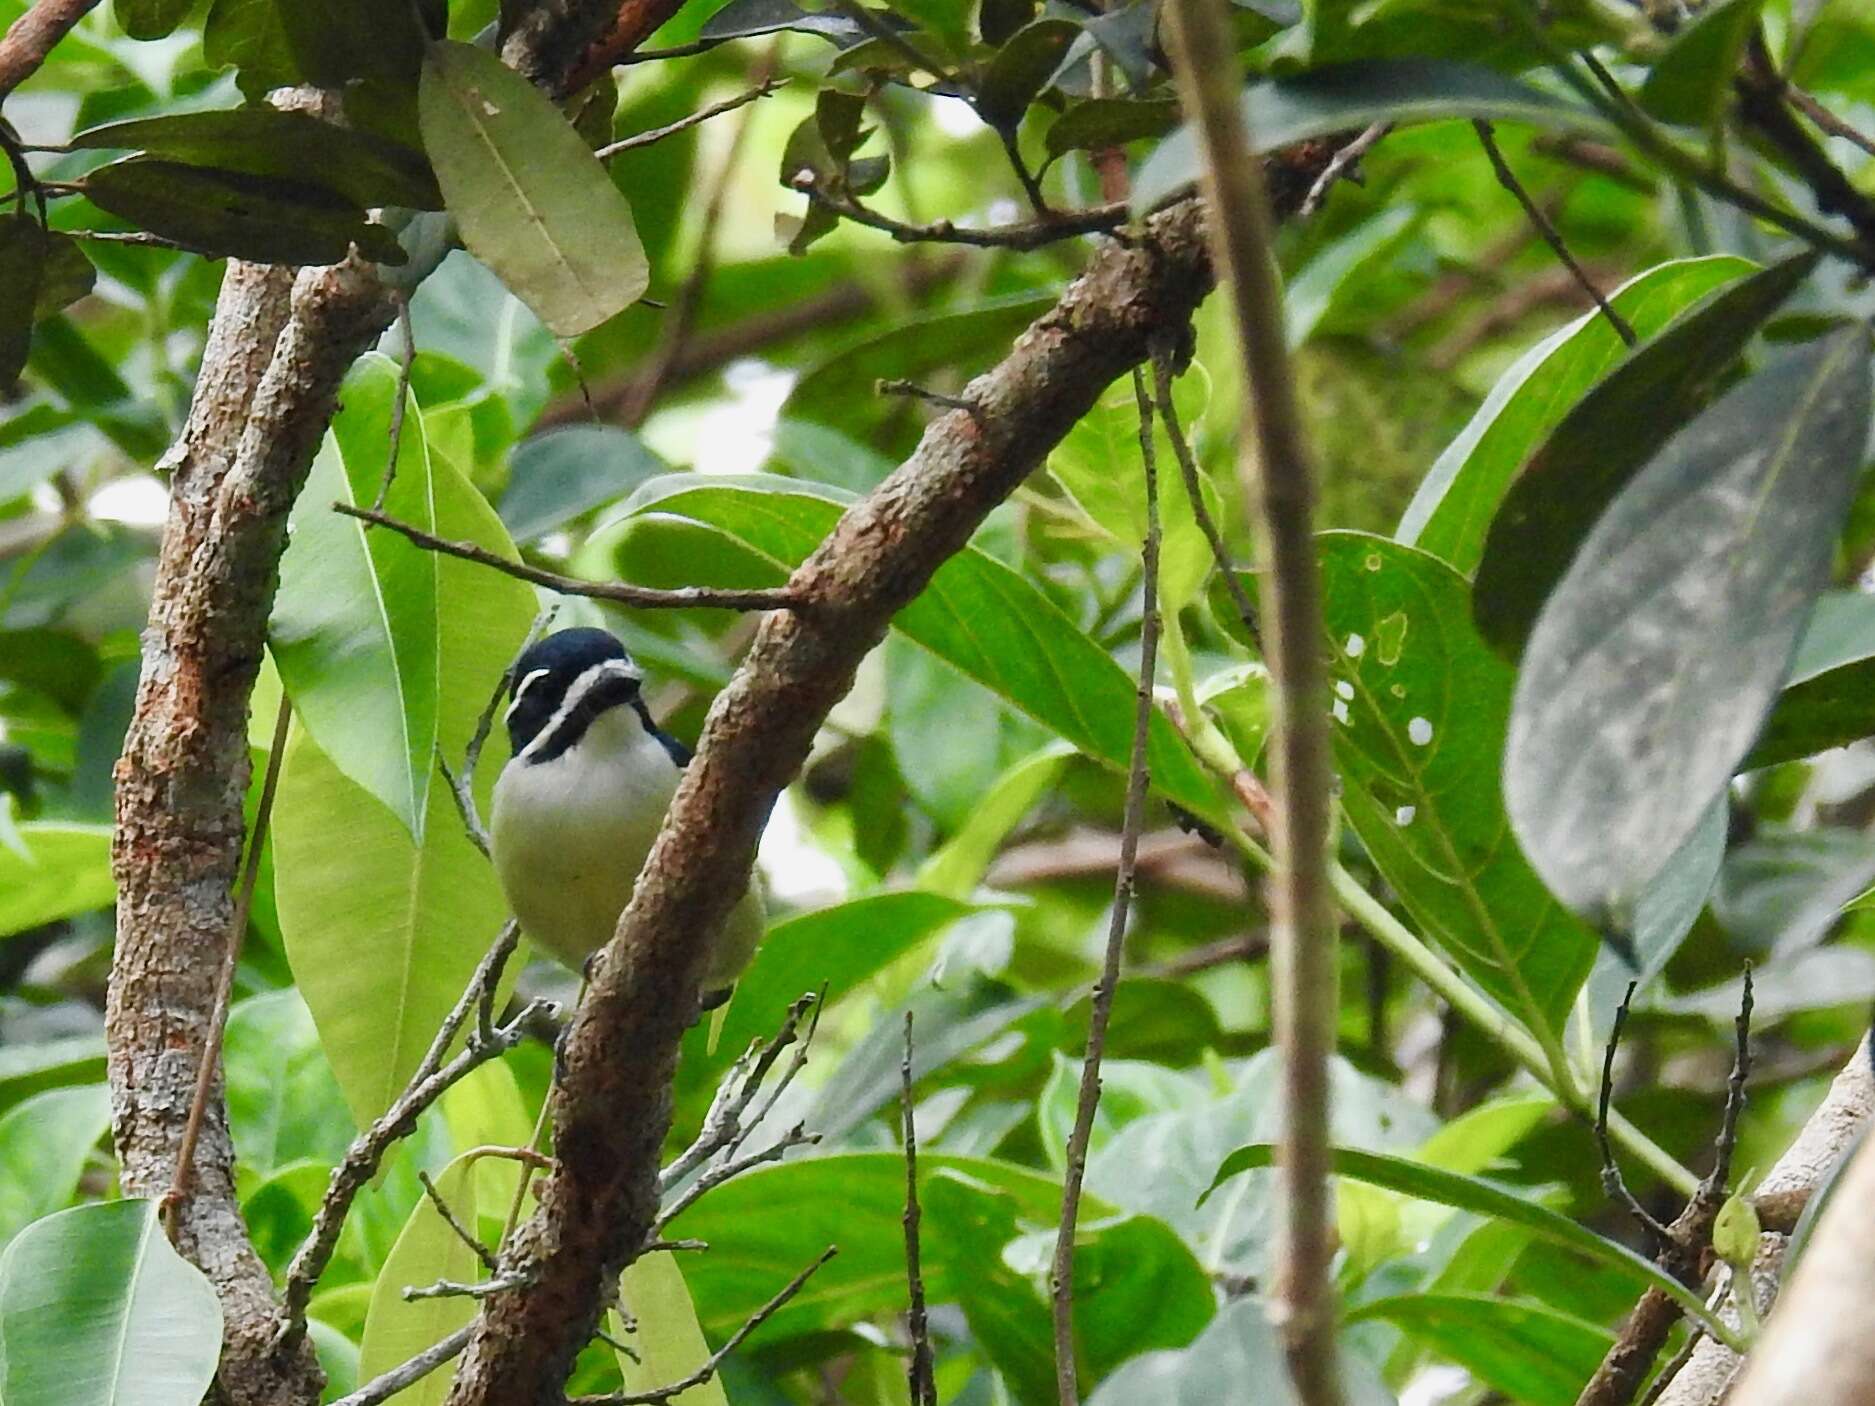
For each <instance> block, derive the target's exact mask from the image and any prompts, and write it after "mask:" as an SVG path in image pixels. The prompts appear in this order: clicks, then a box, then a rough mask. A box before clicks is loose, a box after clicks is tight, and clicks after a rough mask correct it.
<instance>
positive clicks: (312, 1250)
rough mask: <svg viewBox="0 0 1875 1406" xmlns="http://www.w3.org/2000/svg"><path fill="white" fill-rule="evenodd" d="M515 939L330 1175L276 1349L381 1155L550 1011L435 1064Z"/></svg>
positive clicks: (499, 947) (512, 931) (287, 1295)
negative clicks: (402, 1088) (404, 1085)
mask: <svg viewBox="0 0 1875 1406" xmlns="http://www.w3.org/2000/svg"><path fill="white" fill-rule="evenodd" d="M517 932H518V929H517V928H516V926H515V925H514V924H513V923H512V922H510V923H509V924H508V925H507V927H506V928H504V929H503V931H502V936H501V938H500V939H498V940H497V942H496V944H495V946H494V947H493V948H491V949H490V951H489V954H488V955H487V956H486V957H484V958H483V959H482V963H481V965H480V966H478V967H477V968H476V971H475V975H474V977H472V978H471V979H470V982H469V986H468V989H467V990H465V991H464V992H463V994H462V996H461V998H460V999H459V1000H458V1001H457V1002H456V1005H455V1007H454V1009H452V1010H451V1011H450V1013H449V1016H448V1017H447V1018H446V1019H445V1020H444V1022H443V1026H442V1029H441V1030H440V1031H439V1032H438V1034H437V1038H436V1040H435V1041H434V1042H432V1044H431V1046H430V1050H429V1052H428V1054H426V1055H425V1057H424V1060H423V1063H422V1064H421V1065H420V1066H419V1067H418V1069H417V1072H416V1074H415V1075H414V1076H412V1078H411V1081H410V1083H409V1084H408V1085H407V1086H406V1087H405V1089H404V1091H403V1093H401V1094H400V1095H398V1098H397V1101H396V1102H395V1103H393V1104H392V1105H391V1106H390V1107H389V1108H388V1109H386V1110H385V1112H384V1113H383V1115H382V1116H380V1117H379V1118H378V1120H377V1121H376V1122H375V1123H373V1124H372V1125H371V1126H370V1127H369V1128H367V1129H366V1130H365V1131H364V1132H362V1133H360V1134H359V1135H358V1136H357V1137H356V1138H355V1139H354V1140H353V1141H352V1145H351V1147H350V1148H349V1149H348V1150H347V1152H346V1154H345V1157H344V1159H343V1160H342V1161H341V1162H340V1163H339V1164H338V1166H336V1167H335V1168H333V1169H332V1180H331V1182H330V1183H329V1185H328V1186H327V1188H326V1194H325V1199H324V1200H323V1201H321V1203H320V1205H319V1210H318V1212H317V1214H315V1215H314V1217H313V1225H312V1230H311V1231H310V1232H309V1233H308V1234H307V1237H306V1241H305V1243H304V1244H302V1245H301V1246H300V1248H299V1251H298V1252H297V1253H296V1254H295V1255H294V1256H293V1262H292V1263H291V1264H290V1265H288V1266H287V1273H286V1287H285V1289H284V1291H283V1292H282V1295H281V1318H282V1321H281V1324H280V1329H279V1333H278V1336H277V1339H276V1342H277V1344H278V1346H280V1347H286V1346H289V1345H291V1344H293V1343H295V1342H297V1341H298V1340H299V1337H300V1335H301V1334H303V1333H304V1332H305V1331H306V1305H307V1303H308V1302H309V1301H310V1300H311V1298H312V1291H313V1288H314V1286H315V1285H316V1284H317V1283H318V1282H319V1276H320V1275H321V1274H322V1273H324V1271H325V1267H326V1265H327V1264H328V1263H329V1262H330V1261H331V1258H332V1252H333V1250H334V1249H335V1248H336V1247H337V1245H338V1238H339V1231H340V1230H341V1229H342V1228H343V1227H344V1224H345V1217H346V1215H347V1213H348V1212H350V1210H351V1206H352V1202H353V1200H355V1199H356V1197H357V1195H358V1193H359V1192H360V1191H362V1190H363V1189H364V1188H365V1186H366V1185H367V1184H369V1182H370V1181H371V1178H372V1177H374V1176H375V1175H376V1174H377V1169H378V1166H379V1164H380V1163H381V1162H382V1161H383V1160H384V1154H385V1153H386V1152H388V1151H389V1150H390V1149H391V1148H392V1147H393V1146H394V1145H395V1144H396V1143H398V1142H399V1141H401V1140H402V1139H404V1138H406V1137H409V1136H410V1134H411V1133H412V1132H414V1131H415V1130H416V1126H417V1119H418V1118H419V1117H421V1116H422V1114H423V1113H424V1111H425V1110H427V1109H428V1108H429V1107H430V1105H432V1104H433V1103H435V1102H436V1100H437V1099H439V1098H441V1097H442V1096H443V1094H444V1093H445V1092H446V1091H447V1090H449V1089H450V1088H452V1087H453V1086H454V1085H456V1084H458V1083H460V1082H461V1081H462V1080H463V1079H464V1078H466V1077H467V1076H468V1075H469V1074H470V1073H472V1072H473V1071H474V1070H476V1069H478V1068H480V1067H481V1066H482V1065H484V1064H486V1063H488V1062H489V1061H490V1060H491V1059H495V1058H498V1057H499V1056H501V1055H503V1054H505V1053H507V1051H509V1050H510V1049H513V1048H514V1046H516V1045H517V1044H519V1043H520V1042H521V1040H522V1039H523V1038H525V1037H526V1036H527V1034H528V1033H529V1032H530V1031H533V1030H535V1029H536V1028H538V1027H539V1026H540V1025H541V1024H542V1023H543V1022H544V1021H545V1020H546V1019H547V1018H548V1017H549V1016H551V1015H552V1014H553V1013H554V1012H555V1011H556V1010H557V1009H558V1008H557V1006H556V1005H555V1003H554V1002H552V1001H534V1002H530V1003H529V1004H528V1005H527V1006H526V1007H524V1008H523V1009H522V1010H521V1011H520V1013H519V1014H518V1015H516V1016H515V1018H514V1019H513V1020H511V1021H509V1022H508V1023H507V1024H506V1025H503V1026H499V1027H497V1028H496V1029H495V1030H494V1032H493V1033H492V1035H490V1036H487V1037H484V1036H483V1035H482V1034H481V1032H479V1031H478V1032H475V1033H473V1034H471V1035H470V1037H469V1039H468V1041H467V1042H466V1043H465V1044H464V1046H463V1048H462V1049H461V1051H460V1052H458V1053H457V1054H456V1055H455V1057H454V1058H452V1059H450V1060H448V1061H447V1062H446V1063H445V1062H444V1061H443V1058H442V1056H443V1053H444V1052H445V1051H446V1050H447V1049H448V1047H449V1045H450V1043H451V1041H453V1039H454V1037H455V1032H456V1031H457V1030H460V1029H461V1027H462V1023H463V1022H464V1021H465V1020H466V1019H467V1018H468V1014H469V1011H470V1010H472V1009H473V1008H474V1007H475V1006H476V1004H477V1003H478V1002H479V1001H480V999H481V995H482V990H483V987H484V985H486V986H488V987H493V986H494V985H495V984H496V983H498V982H499V981H500V979H501V970H502V967H503V966H504V965H505V964H506V961H507V957H508V955H509V954H510V953H512V952H513V950H514V941H515V935H516V933H517Z"/></svg>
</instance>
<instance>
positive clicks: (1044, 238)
mask: <svg viewBox="0 0 1875 1406" xmlns="http://www.w3.org/2000/svg"><path fill="white" fill-rule="evenodd" d="M790 184H791V185H792V186H793V187H794V189H796V190H798V191H800V192H801V194H802V195H805V196H806V197H807V198H808V200H809V202H810V203H812V204H815V205H819V206H821V207H822V208H823V209H827V210H831V211H833V213H834V214H836V215H838V216H840V217H841V218H842V219H846V220H851V221H852V222H853V223H854V224H856V225H865V226H866V227H867V228H868V229H876V230H880V231H882V232H883V233H885V234H889V235H891V236H892V238H894V239H895V240H897V241H898V242H899V243H900V244H970V245H975V246H976V247H978V248H980V249H1040V248H1042V247H1043V246H1044V245H1048V244H1057V243H1059V242H1060V241H1062V240H1064V239H1075V238H1078V237H1079V236H1081V235H1084V234H1105V233H1108V232H1110V231H1112V230H1116V229H1118V228H1119V227H1120V226H1121V225H1123V224H1125V223H1126V220H1127V207H1126V203H1125V202H1124V201H1120V202H1118V203H1116V204H1112V205H1096V206H1094V207H1092V208H1091V209H1087V210H1058V211H1054V212H1052V213H1051V214H1050V215H1049V216H1048V217H1047V218H1046V219H1036V220H1030V221H1028V222H1027V223H1024V224H1014V225H992V226H990V227H989V228H987V229H976V228H972V227H971V226H969V225H959V224H954V223H952V222H951V221H950V220H934V221H932V223H930V224H928V225H913V224H907V223H906V222H905V221H903V220H895V219H893V218H892V217H891V216H890V215H882V214H880V213H879V212H878V211H877V210H874V209H873V208H871V207H870V206H867V205H862V204H860V203H859V202H858V201H857V200H855V199H853V197H852V196H850V195H847V194H846V193H845V192H843V191H835V190H830V189H827V188H825V187H823V186H822V185H821V184H820V182H819V180H818V178H817V177H816V176H815V175H814V174H813V173H812V172H811V171H802V172H800V173H798V174H797V175H796V177H795V178H794V180H793V181H792V182H790Z"/></svg>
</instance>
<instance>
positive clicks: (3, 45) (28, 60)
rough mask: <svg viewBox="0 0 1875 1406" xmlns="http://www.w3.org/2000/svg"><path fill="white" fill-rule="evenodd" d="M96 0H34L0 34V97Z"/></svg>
mask: <svg viewBox="0 0 1875 1406" xmlns="http://www.w3.org/2000/svg"><path fill="white" fill-rule="evenodd" d="M97 3H98V0H37V3H36V4H35V5H34V6H33V7H32V8H31V9H30V10H28V11H27V12H26V13H25V14H23V15H21V16H20V17H19V18H18V19H16V20H14V21H13V23H12V24H10V25H8V26H7V32H6V35H5V37H4V38H0V100H3V99H5V98H6V96H7V95H8V94H9V93H11V92H12V91H13V90H14V89H15V88H17V87H19V85H20V84H22V83H24V82H25V81H26V80H27V79H28V78H30V77H32V76H33V74H35V73H37V72H38V71H39V66H40V65H41V64H43V63H44V62H45V61H46V55H47V54H49V53H51V52H52V46H53V45H54V44H56V43H58V42H59V40H61V39H63V38H64V37H65V36H66V35H67V34H69V33H70V32H71V31H72V29H73V27H74V26H76V25H77V23H78V21H80V20H81V19H83V18H84V17H85V16H86V15H87V14H89V13H90V12H91V10H92V8H93V7H94V6H95V5H96V4H97Z"/></svg>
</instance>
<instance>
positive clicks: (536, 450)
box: [501, 425, 670, 542]
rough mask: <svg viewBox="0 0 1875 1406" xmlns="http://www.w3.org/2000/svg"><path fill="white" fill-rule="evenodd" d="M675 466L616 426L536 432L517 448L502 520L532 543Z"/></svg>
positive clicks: (517, 535)
mask: <svg viewBox="0 0 1875 1406" xmlns="http://www.w3.org/2000/svg"><path fill="white" fill-rule="evenodd" d="M669 467H670V466H669V465H668V464H666V463H665V462H664V461H663V460H662V459H660V458H658V456H657V455H656V454H654V453H652V452H651V450H650V449H648V448H646V447H645V443H644V441H643V440H641V439H639V438H638V436H637V435H635V434H633V433H631V431H629V430H622V429H619V428H618V427H616V426H613V425H569V426H568V427H566V428H565V429H559V430H552V431H549V432H548V433H546V434H543V435H536V436H534V437H533V438H532V439H528V440H524V441H522V443H521V444H519V445H518V446H516V448H515V451H514V458H513V461H512V463H511V465H510V467H509V472H508V491H507V492H506V493H504V494H502V497H501V520H502V522H503V523H505V524H506V525H507V528H508V531H509V533H511V534H512V535H513V537H514V539H515V540H516V541H517V542H531V541H534V540H535V539H536V538H538V537H541V536H543V535H545V534H546V533H548V532H552V531H553V530H554V529H555V528H557V527H561V526H564V525H565V524H566V523H568V522H571V521H572V520H573V519H575V518H577V517H579V516H580V515H581V514H583V513H586V512H588V511H590V510H591V509H593V508H596V507H598V506H599V505H600V504H601V503H609V502H611V501H612V500H613V499H615V498H621V497H623V496H624V495H625V494H627V493H629V492H631V491H632V490H633V489H634V488H636V487H637V486H638V485H639V484H641V483H643V482H644V481H645V480H646V479H647V478H650V477H651V476H652V475H653V474H661V473H664V472H666V471H667V470H668V469H669Z"/></svg>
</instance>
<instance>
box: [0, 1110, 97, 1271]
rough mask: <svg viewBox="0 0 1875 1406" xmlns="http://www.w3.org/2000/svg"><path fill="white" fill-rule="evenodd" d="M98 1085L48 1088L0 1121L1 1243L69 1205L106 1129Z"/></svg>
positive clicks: (8, 1112) (10, 1111) (8, 1111)
mask: <svg viewBox="0 0 1875 1406" xmlns="http://www.w3.org/2000/svg"><path fill="white" fill-rule="evenodd" d="M110 1126H111V1097H110V1090H109V1089H107V1088H106V1087H105V1086H104V1085H103V1084H83V1085H80V1086H78V1087H76V1088H70V1089H48V1090H47V1091H46V1092H45V1093H42V1094H34V1095H33V1096H32V1097H31V1098H29V1099H24V1100H22V1101H21V1102H19V1103H17V1104H15V1105H14V1106H13V1107H12V1108H9V1109H8V1110H7V1112H6V1116H5V1117H3V1118H0V1244H5V1243H7V1242H8V1241H10V1240H12V1238H13V1237H14V1236H15V1235H18V1234H19V1233H20V1232H21V1231H22V1230H24V1229H25V1228H26V1227H27V1226H28V1225H30V1224H31V1223H32V1222H34V1221H36V1220H38V1219H39V1218H40V1217H41V1216H49V1215H51V1214H52V1213H53V1212H54V1211H62V1210H64V1209H65V1208H66V1206H68V1205H70V1204H71V1200H72V1198H73V1196H75V1195H76V1194H77V1192H78V1178H79V1176H80V1175H81V1174H82V1173H83V1172H84V1169H85V1163H86V1162H87V1161H89V1160H90V1157H91V1154H92V1152H93V1151H94V1150H95V1149H96V1148H97V1145H98V1140H99V1139H100V1138H102V1137H103V1136H104V1134H105V1133H106V1132H108V1131H109V1130H110Z"/></svg>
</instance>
